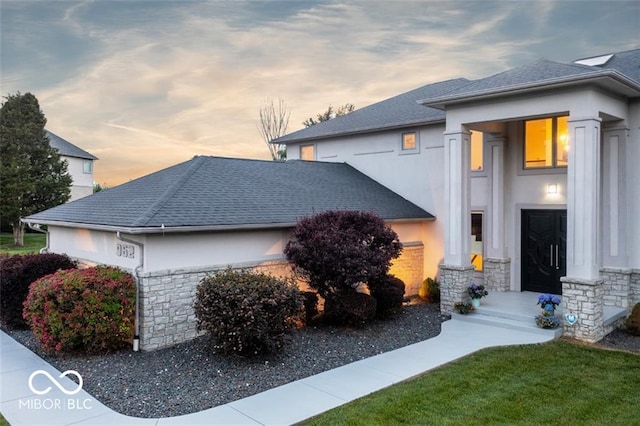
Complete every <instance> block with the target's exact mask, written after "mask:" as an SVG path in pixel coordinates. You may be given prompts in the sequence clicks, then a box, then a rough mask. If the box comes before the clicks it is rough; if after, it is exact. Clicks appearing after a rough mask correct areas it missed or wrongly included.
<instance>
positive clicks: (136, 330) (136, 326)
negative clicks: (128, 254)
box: [116, 231, 144, 352]
mask: <svg viewBox="0 0 640 426" xmlns="http://www.w3.org/2000/svg"><path fill="white" fill-rule="evenodd" d="M116 237H117V238H118V240H120V241H122V242H125V243H129V244H133V245H135V246H138V247H139V248H140V263H139V264H138V266H136V268H135V269H134V270H133V281H134V282H135V284H136V311H135V317H134V321H133V351H134V352H138V351H139V350H140V270H142V267H143V266H144V244H142V243H140V242H138V241H134V240H129V239H127V238H124V237H123V236H122V235H120V231H117V232H116Z"/></svg>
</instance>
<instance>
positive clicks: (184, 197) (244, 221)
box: [25, 157, 434, 233]
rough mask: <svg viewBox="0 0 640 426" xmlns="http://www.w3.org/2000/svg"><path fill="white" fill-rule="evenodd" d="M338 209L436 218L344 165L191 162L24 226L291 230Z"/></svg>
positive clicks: (63, 207) (39, 216)
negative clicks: (301, 221) (316, 215)
mask: <svg viewBox="0 0 640 426" xmlns="http://www.w3.org/2000/svg"><path fill="white" fill-rule="evenodd" d="M336 209H340V210H357V211H366V212H373V213H376V214H378V215H379V216H381V217H382V218H384V219H387V220H404V219H416V220H424V219H433V218H434V217H433V216H432V215H431V214H429V213H428V212H426V211H425V210H423V209H422V208H420V207H418V206H416V205H415V204H413V203H411V202H409V201H407V200H406V199H404V198H402V197H401V196H399V195H398V194H396V193H395V192H393V191H391V190H389V189H388V188H386V187H384V186H382V185H380V184H379V183H377V182H376V181H374V180H373V179H371V178H369V177H367V176H366V175H364V174H362V173H360V172H359V171H357V170H356V169H354V168H353V167H351V166H349V165H347V164H344V163H322V162H307V161H286V162H273V161H261V160H246V159H234V158H220V157H194V158H193V159H192V160H190V161H187V162H185V163H181V164H177V165H175V166H172V167H169V168H167V169H164V170H161V171H159V172H156V173H152V174H150V175H147V176H144V177H142V178H139V179H136V180H134V181H131V182H128V183H125V184H123V185H120V186H117V187H114V188H110V189H107V190H104V191H101V192H98V193H96V194H94V195H91V196H88V197H85V198H82V199H79V200H76V201H73V202H71V203H67V204H63V205H61V206H58V207H54V208H52V209H49V210H45V211H43V212H40V213H37V214H34V215H31V216H29V217H27V218H26V219H25V221H26V222H31V223H44V224H61V225H63V224H66V225H68V226H74V227H85V226H86V227H90V228H105V229H119V230H123V231H128V232H137V233H145V232H160V229H161V227H163V226H164V230H165V232H169V231H188V230H204V229H234V228H247V227H254V228H261V227H264V228H267V227H282V226H290V225H293V224H295V223H296V222H297V221H298V219H300V218H302V217H304V216H308V215H311V214H313V213H314V212H315V213H319V212H323V211H327V210H336Z"/></svg>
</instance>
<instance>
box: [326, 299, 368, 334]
mask: <svg viewBox="0 0 640 426" xmlns="http://www.w3.org/2000/svg"><path fill="white" fill-rule="evenodd" d="M376 305H377V302H376V299H375V298H373V296H370V295H368V294H365V293H359V292H357V291H351V292H343V293H341V294H338V295H336V296H332V297H330V298H328V299H325V301H324V317H325V319H326V320H327V321H328V322H330V323H333V324H338V325H348V326H355V327H359V326H362V325H363V324H365V323H367V322H369V321H372V320H373V319H374V318H375V317H376Z"/></svg>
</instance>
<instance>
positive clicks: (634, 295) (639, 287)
mask: <svg viewBox="0 0 640 426" xmlns="http://www.w3.org/2000/svg"><path fill="white" fill-rule="evenodd" d="M629 285H630V287H631V291H630V294H631V303H630V305H631V309H633V306H635V304H636V303H640V269H633V270H632V271H631V278H630V282H629Z"/></svg>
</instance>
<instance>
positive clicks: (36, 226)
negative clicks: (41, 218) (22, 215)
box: [26, 222, 49, 254]
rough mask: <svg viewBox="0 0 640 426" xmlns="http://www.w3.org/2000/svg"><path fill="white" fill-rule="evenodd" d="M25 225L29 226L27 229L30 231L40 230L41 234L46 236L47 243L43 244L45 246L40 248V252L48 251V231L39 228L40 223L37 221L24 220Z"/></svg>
mask: <svg viewBox="0 0 640 426" xmlns="http://www.w3.org/2000/svg"><path fill="white" fill-rule="evenodd" d="M26 223H27V226H28V227H29V229H31V230H32V231H36V232H41V233H43V234H45V235H46V236H47V243H46V244H45V246H44V247H43V248H41V249H40V254H42V253H49V231H43V230H42V229H41V228H40V224H39V223H30V222H26Z"/></svg>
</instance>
